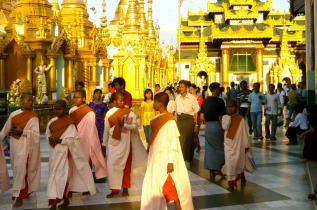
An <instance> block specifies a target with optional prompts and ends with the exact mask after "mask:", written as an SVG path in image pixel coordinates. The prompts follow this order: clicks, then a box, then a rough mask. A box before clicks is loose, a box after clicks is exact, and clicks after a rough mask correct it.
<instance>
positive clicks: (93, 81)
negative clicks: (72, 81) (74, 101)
mask: <svg viewBox="0 0 317 210" xmlns="http://www.w3.org/2000/svg"><path fill="white" fill-rule="evenodd" d="M97 65H98V62H96V60H95V58H94V60H93V61H90V63H89V68H90V79H89V89H88V92H87V96H86V99H87V101H88V102H90V101H92V100H93V92H94V90H95V89H96V86H98V85H99V81H98V79H97Z"/></svg>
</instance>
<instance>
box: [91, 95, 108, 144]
mask: <svg viewBox="0 0 317 210" xmlns="http://www.w3.org/2000/svg"><path fill="white" fill-rule="evenodd" d="M101 96H102V91H101V90H100V89H96V90H95V91H94V99H93V102H90V104H89V106H90V108H92V109H93V110H94V111H95V113H96V127H97V130H98V136H99V141H100V145H101V143H102V142H103V131H104V128H105V116H106V113H107V112H108V106H107V104H106V103H104V102H103V101H102V100H101V98H102V97H101Z"/></svg>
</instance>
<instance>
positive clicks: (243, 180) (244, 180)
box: [241, 173, 247, 184]
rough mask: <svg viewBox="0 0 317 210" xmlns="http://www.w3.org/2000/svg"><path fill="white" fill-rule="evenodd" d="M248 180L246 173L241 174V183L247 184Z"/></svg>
mask: <svg viewBox="0 0 317 210" xmlns="http://www.w3.org/2000/svg"><path fill="white" fill-rule="evenodd" d="M246 182H247V180H246V179H245V175H244V173H242V174H241V183H242V184H245V183H246Z"/></svg>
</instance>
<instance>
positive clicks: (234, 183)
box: [228, 174, 241, 187]
mask: <svg viewBox="0 0 317 210" xmlns="http://www.w3.org/2000/svg"><path fill="white" fill-rule="evenodd" d="M240 180H241V174H238V176H237V177H236V180H232V181H228V185H229V187H231V186H234V187H238V185H237V183H238V181H240Z"/></svg>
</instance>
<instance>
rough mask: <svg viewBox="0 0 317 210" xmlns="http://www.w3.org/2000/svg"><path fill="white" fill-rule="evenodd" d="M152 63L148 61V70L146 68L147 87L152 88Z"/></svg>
mask: <svg viewBox="0 0 317 210" xmlns="http://www.w3.org/2000/svg"><path fill="white" fill-rule="evenodd" d="M150 78H151V64H148V63H147V70H146V83H147V88H151V80H150Z"/></svg>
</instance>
